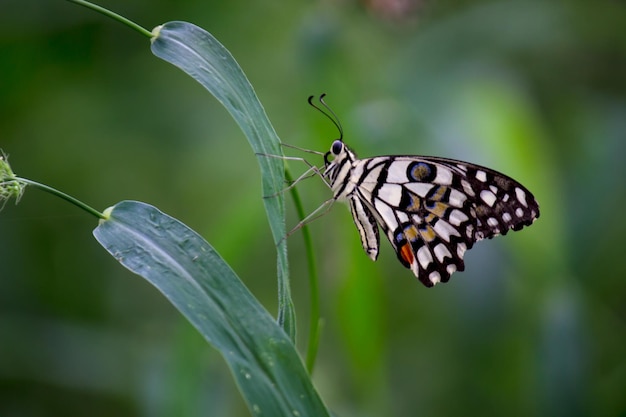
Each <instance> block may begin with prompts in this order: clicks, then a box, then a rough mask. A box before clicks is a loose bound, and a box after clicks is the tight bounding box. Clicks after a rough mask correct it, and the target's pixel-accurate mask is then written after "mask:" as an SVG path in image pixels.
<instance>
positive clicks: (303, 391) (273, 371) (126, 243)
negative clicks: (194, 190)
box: [94, 201, 329, 417]
mask: <svg viewBox="0 0 626 417" xmlns="http://www.w3.org/2000/svg"><path fill="white" fill-rule="evenodd" d="M108 211H109V210H107V212H108ZM94 236H95V237H96V239H97V240H98V242H100V244H101V245H102V246H104V247H105V248H106V250H107V251H109V252H110V253H111V255H113V256H114V257H115V258H116V259H117V260H118V261H119V262H120V263H121V264H122V265H124V266H125V267H126V268H128V269H129V270H131V271H132V272H134V273H136V274H138V275H140V276H142V277H143V278H145V279H147V280H148V281H149V282H150V283H151V284H152V285H154V286H155V287H156V288H157V289H158V290H159V291H161V292H162V293H163V295H165V297H166V298H167V299H168V300H170V302H171V303H172V304H174V306H176V308H177V309H178V310H179V311H180V312H182V313H183V314H184V315H185V317H186V318H187V319H188V320H189V321H190V322H191V323H192V324H193V325H194V326H195V327H196V329H198V331H199V332H200V333H201V334H202V335H203V336H204V337H205V338H206V340H207V341H208V342H209V343H210V344H211V345H213V346H214V347H215V348H217V349H218V350H219V351H220V352H221V354H222V355H223V356H224V359H225V360H226V362H227V363H228V365H229V367H230V368H231V371H232V373H233V375H234V377H235V380H236V381H237V384H238V386H239V389H240V391H241V392H242V394H243V395H244V397H245V399H246V402H247V404H248V407H249V409H250V412H251V413H252V414H253V415H256V416H270V417H276V416H328V415H329V414H328V411H327V410H326V408H325V406H324V404H323V403H322V401H321V399H320V398H319V395H318V394H317V392H316V391H315V389H314V388H313V385H312V384H311V381H310V379H309V376H308V375H307V373H306V371H305V369H304V367H303V365H302V362H301V360H300V357H299V356H298V353H297V351H296V349H295V347H294V345H293V343H292V342H291V340H290V339H289V338H288V337H287V335H286V334H285V333H284V332H283V330H282V329H281V328H280V327H279V326H278V325H277V324H276V322H275V321H274V320H273V318H272V317H271V315H270V314H269V313H268V312H267V310H265V309H264V308H263V306H261V304H259V302H258V301H257V300H256V299H255V298H254V296H253V295H252V294H251V293H250V292H249V291H248V289H247V288H246V287H245V286H244V285H243V283H242V282H241V281H240V280H239V278H238V277H237V275H235V273H234V272H233V271H232V270H231V269H230V267H229V266H228V265H227V264H226V262H224V260H223V259H222V258H221V257H220V256H219V255H218V254H217V252H216V251H215V250H214V249H213V248H212V247H211V246H210V245H209V244H208V243H207V242H206V241H205V240H204V239H203V238H202V237H201V236H199V235H198V234H197V233H196V232H194V231H193V230H191V229H189V228H188V227H187V226H185V225H184V224H182V223H181V222H179V221H178V220H176V219H174V218H172V217H170V216H168V215H166V214H164V213H162V212H160V211H159V210H157V209H156V208H154V207H152V206H150V205H148V204H145V203H139V202H133V201H124V202H121V203H119V204H117V205H116V206H115V207H113V209H112V211H110V216H109V218H108V220H104V221H101V223H100V225H99V226H98V227H97V228H96V229H95V230H94Z"/></svg>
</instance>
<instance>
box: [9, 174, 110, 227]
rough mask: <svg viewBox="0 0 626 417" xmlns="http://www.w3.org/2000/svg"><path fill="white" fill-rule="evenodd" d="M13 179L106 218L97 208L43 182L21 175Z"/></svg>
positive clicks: (98, 216)
mask: <svg viewBox="0 0 626 417" xmlns="http://www.w3.org/2000/svg"><path fill="white" fill-rule="evenodd" d="M14 180H16V181H19V182H21V183H24V184H27V185H32V186H33V187H36V188H39V189H40V190H43V191H46V192H49V193H50V194H53V195H55V196H57V197H61V198H62V199H63V200H65V201H68V202H70V203H72V204H74V205H75V206H77V207H80V208H82V209H83V210H85V211H86V212H88V213H90V214H93V215H94V216H96V217H97V218H99V219H104V220H106V219H107V216H105V215H104V214H102V213H100V212H99V211H98V210H96V209H94V208H92V207H89V206H88V205H87V204H85V203H83V202H82V201H80V200H77V199H76V198H74V197H72V196H71V195H68V194H65V193H64V192H62V191H59V190H57V189H56V188H52V187H49V186H47V185H45V184H41V183H38V182H36V181H31V180H29V179H26V178H21V177H15V178H14Z"/></svg>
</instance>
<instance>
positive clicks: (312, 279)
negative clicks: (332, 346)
mask: <svg viewBox="0 0 626 417" xmlns="http://www.w3.org/2000/svg"><path fill="white" fill-rule="evenodd" d="M285 178H286V179H287V181H290V182H291V181H293V177H292V176H291V173H290V172H289V169H288V168H285ZM289 192H290V194H291V198H292V200H293V204H294V206H295V208H296V212H297V213H298V217H299V218H300V220H302V219H304V217H305V215H304V209H303V207H302V200H300V195H299V194H298V191H297V190H296V187H291V189H290V190H289ZM302 238H303V239H304V247H305V248H306V249H305V250H306V258H307V264H308V270H309V298H310V299H309V304H310V309H311V311H310V314H309V340H308V344H307V350H306V368H307V371H308V372H309V374H312V373H313V367H314V366H315V358H316V356H317V349H318V347H319V338H320V334H319V331H320V301H319V286H318V281H319V279H318V276H317V267H316V262H315V253H314V252H313V243H312V240H311V233H310V232H309V227H308V226H307V225H303V226H302Z"/></svg>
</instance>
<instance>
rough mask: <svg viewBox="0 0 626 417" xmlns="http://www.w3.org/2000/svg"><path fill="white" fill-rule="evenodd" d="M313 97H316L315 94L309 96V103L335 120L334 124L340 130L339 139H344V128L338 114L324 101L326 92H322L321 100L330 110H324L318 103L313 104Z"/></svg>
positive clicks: (332, 120) (331, 119)
mask: <svg viewBox="0 0 626 417" xmlns="http://www.w3.org/2000/svg"><path fill="white" fill-rule="evenodd" d="M313 97H315V96H309V100H308V101H309V104H310V105H311V107H313V108H314V109H316V110H318V111H319V112H320V113H322V114H323V115H324V116H326V117H328V118H329V119H330V121H331V122H333V124H334V125H335V127H336V128H337V130H338V131H339V140H343V128H342V127H341V123H339V118H338V117H337V115H336V114H335V112H334V111H333V109H331V108H330V107H329V106H328V104H326V102H325V101H324V97H326V93H324V94H322V95H321V96H320V98H319V100H320V103H322V106H324V108H325V109H326V110H328V112H326V111H324V110H323V109H322V108H320V107H318V106H317V105H315V104H313Z"/></svg>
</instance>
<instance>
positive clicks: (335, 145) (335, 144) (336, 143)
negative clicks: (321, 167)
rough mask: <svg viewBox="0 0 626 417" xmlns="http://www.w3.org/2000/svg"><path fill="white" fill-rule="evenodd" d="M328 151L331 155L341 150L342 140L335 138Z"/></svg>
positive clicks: (337, 153)
mask: <svg viewBox="0 0 626 417" xmlns="http://www.w3.org/2000/svg"><path fill="white" fill-rule="evenodd" d="M330 151H331V152H332V153H333V155H335V156H337V155H339V154H340V153H341V151H343V142H342V141H340V140H336V141H334V142H333V145H332V146H331V147H330Z"/></svg>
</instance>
